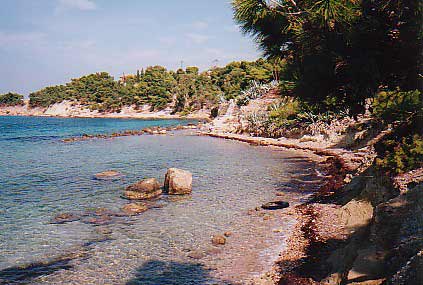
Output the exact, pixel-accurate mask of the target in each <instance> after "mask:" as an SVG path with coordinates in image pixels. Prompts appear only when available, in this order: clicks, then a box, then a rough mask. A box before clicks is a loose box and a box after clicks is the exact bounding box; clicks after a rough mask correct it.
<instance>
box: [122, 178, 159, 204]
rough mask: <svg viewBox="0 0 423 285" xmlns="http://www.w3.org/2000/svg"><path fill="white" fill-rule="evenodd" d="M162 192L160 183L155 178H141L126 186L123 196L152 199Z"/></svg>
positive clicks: (134, 198) (135, 198)
mask: <svg viewBox="0 0 423 285" xmlns="http://www.w3.org/2000/svg"><path fill="white" fill-rule="evenodd" d="M161 194H162V189H161V188H160V184H159V182H158V181H157V179H155V178H148V179H144V180H141V181H139V182H137V183H135V184H132V185H130V186H128V187H126V191H125V193H124V197H125V198H127V199H130V200H146V199H153V198H156V197H158V196H160V195H161Z"/></svg>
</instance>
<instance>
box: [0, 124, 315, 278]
mask: <svg viewBox="0 0 423 285" xmlns="http://www.w3.org/2000/svg"><path fill="white" fill-rule="evenodd" d="M179 123H181V122H180V121H175V120H164V121H143V120H118V119H58V118H23V117H0V169H1V171H0V283H1V282H2V281H3V283H5V284H9V283H20V282H21V283H25V284H26V283H31V282H32V283H34V284H39V283H46V284H125V283H126V284H216V283H217V284H229V283H230V281H228V280H234V279H235V280H236V279H237V278H239V280H242V278H244V277H245V278H247V277H248V276H252V275H257V274H260V273H261V272H260V270H261V269H263V268H264V267H265V266H266V265H267V266H268V265H269V264H271V261H272V259H273V258H275V256H274V254H275V251H276V252H277V250H278V248H279V247H280V246H281V244H282V242H283V239H284V237H286V234H287V233H288V230H289V228H290V226H291V225H292V221H291V220H290V219H289V218H286V219H275V218H273V219H269V220H266V221H264V219H263V216H260V215H255V214H253V215H248V214H247V213H248V210H250V209H254V208H255V207H257V206H258V205H261V204H262V203H264V202H267V201H269V200H271V199H274V195H275V192H276V191H277V190H281V187H282V185H285V183H287V182H288V181H289V180H290V174H291V173H297V172H301V171H303V172H304V173H307V167H308V166H309V163H308V162H307V161H306V160H305V159H304V158H302V157H297V156H295V155H294V154H293V153H290V152H286V151H278V150H270V149H266V148H262V147H252V146H248V145H246V144H241V143H237V142H232V141H225V140H220V139H216V138H210V137H203V136H195V135H190V133H189V132H176V133H175V135H174V136H151V135H143V136H134V137H121V138H115V139H106V140H104V139H99V140H88V141H81V142H75V143H68V144H67V143H62V142H61V141H60V140H61V139H63V138H65V137H69V136H75V135H81V134H83V133H89V134H91V133H111V132H115V131H121V130H127V129H141V128H144V127H147V126H152V125H162V126H167V125H175V124H179ZM168 167H179V168H183V169H187V170H189V171H191V172H192V173H193V178H194V180H193V193H192V195H189V196H187V197H177V198H175V197H166V196H165V197H163V198H162V199H161V200H159V201H156V202H154V206H155V207H154V208H152V209H150V210H148V211H147V212H145V213H142V214H141V215H139V216H136V217H113V218H112V220H111V221H109V223H108V224H106V225H100V226H98V225H92V224H87V223H84V221H83V220H82V221H75V222H71V223H67V224H52V223H50V221H51V219H52V217H54V216H55V215H56V214H59V213H62V212H73V213H84V212H87V211H90V210H91V211H92V210H93V209H95V208H107V209H109V210H111V211H119V209H120V208H121V207H122V206H123V205H125V204H126V203H128V201H127V200H124V199H122V198H121V197H120V195H121V194H122V191H123V189H124V188H125V186H126V185H129V184H131V183H134V182H136V181H137V180H139V179H142V178H144V177H156V178H158V179H159V180H160V181H163V179H164V174H165V172H166V169H167V168H168ZM109 169H114V170H118V171H120V172H122V173H123V174H124V175H125V176H124V178H122V179H120V180H116V181H98V180H94V179H93V175H94V174H95V173H98V172H101V171H105V170H109ZM303 197H304V194H303V193H300V192H296V191H291V192H287V193H286V197H284V198H285V199H288V200H290V201H291V202H293V201H299V200H300V199H301V198H303ZM275 227H278V228H280V229H282V230H280V231H275V232H272V229H274V228H275ZM225 231H231V232H233V236H231V237H229V238H228V244H227V245H225V246H224V247H220V248H215V247H212V246H211V243H210V237H211V236H212V235H213V234H218V233H220V234H221V233H223V232H225ZM198 251H201V252H206V254H204V256H202V257H201V258H198V259H193V258H191V257H190V254H191V253H193V252H198ZM246 255H249V256H250V257H253V258H252V259H253V260H251V258H247V256H246ZM243 262H245V264H244V263H243ZM29 263H33V264H32V266H30V267H28V266H27V267H26V268H24V269H22V268H17V266H21V265H28V264H29ZM257 264H261V265H262V266H258V265H257ZM231 270H232V271H233V272H235V273H236V274H237V275H238V276H232V277H231V276H229V275H230V272H231Z"/></svg>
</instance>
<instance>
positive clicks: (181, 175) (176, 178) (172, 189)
mask: <svg viewBox="0 0 423 285" xmlns="http://www.w3.org/2000/svg"><path fill="white" fill-rule="evenodd" d="M164 189H165V191H166V192H167V193H168V194H169V195H185V194H190V193H191V191H192V174H191V172H189V171H186V170H182V169H178V168H169V169H168V170H167V172H166V176H165V183H164Z"/></svg>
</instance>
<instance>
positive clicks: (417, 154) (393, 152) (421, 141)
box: [376, 134, 423, 174]
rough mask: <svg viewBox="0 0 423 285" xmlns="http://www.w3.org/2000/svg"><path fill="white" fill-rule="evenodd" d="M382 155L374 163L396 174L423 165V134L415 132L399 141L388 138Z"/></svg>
mask: <svg viewBox="0 0 423 285" xmlns="http://www.w3.org/2000/svg"><path fill="white" fill-rule="evenodd" d="M384 144H385V147H386V151H385V154H384V156H383V157H378V158H377V159H376V164H377V165H378V166H379V167H381V168H382V169H385V170H387V171H390V172H391V171H393V172H394V173H396V174H399V173H402V172H406V171H409V170H412V169H416V168H420V167H423V136H421V135H418V134H415V135H412V136H411V135H410V136H408V137H404V138H402V140H401V142H397V141H395V140H388V141H386V142H385V143H384Z"/></svg>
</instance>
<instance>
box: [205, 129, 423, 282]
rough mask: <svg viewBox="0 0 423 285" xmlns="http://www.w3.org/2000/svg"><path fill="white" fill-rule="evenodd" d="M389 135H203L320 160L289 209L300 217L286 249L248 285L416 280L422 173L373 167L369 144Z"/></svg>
mask: <svg viewBox="0 0 423 285" xmlns="http://www.w3.org/2000/svg"><path fill="white" fill-rule="evenodd" d="M386 134H389V130H382V131H379V132H376V134H374V135H373V136H371V137H369V138H367V139H366V142H365V143H364V144H363V143H359V145H361V148H346V147H333V145H334V144H333V142H329V141H319V140H318V139H310V138H309V139H307V140H302V139H289V138H279V139H272V138H263V137H252V136H250V135H248V134H236V133H229V132H213V131H203V132H200V135H207V136H212V137H216V138H223V139H229V140H235V141H240V142H244V143H248V144H251V145H257V146H268V147H277V148H283V149H290V150H295V151H299V152H301V153H302V154H304V155H308V156H310V158H311V159H313V160H315V161H316V162H318V165H319V169H316V171H317V172H319V173H320V176H321V177H322V178H323V179H322V181H321V182H320V183H319V187H318V188H317V190H316V191H315V192H314V194H313V195H312V196H311V198H310V199H309V201H307V202H305V203H303V204H300V205H296V206H295V207H293V208H290V209H289V211H290V213H291V214H292V216H293V217H294V218H295V220H296V221H297V222H296V225H295V227H294V230H293V231H292V233H291V235H290V237H289V238H288V242H287V246H286V248H285V249H284V250H283V251H282V252H281V253H280V255H279V258H278V260H277V261H276V262H275V265H274V267H273V268H272V269H271V270H270V271H269V272H267V273H266V274H264V275H263V276H261V277H260V278H258V279H256V280H254V281H253V282H252V283H251V284H263V285H264V284H266V285H267V284H346V283H348V284H375V285H376V284H418V283H415V282H416V281H415V280H421V278H422V277H421V276H420V275H419V273H418V272H419V270H420V269H421V267H422V257H421V256H422V255H421V252H422V250H421V247H420V245H421V240H422V236H421V233H420V231H419V228H420V229H421V228H422V225H421V223H422V221H421V220H419V218H416V217H415V215H419V214H418V213H421V207H420V206H419V205H420V204H419V203H420V202H421V201H422V198H423V197H422V194H421V193H422V191H421V185H422V184H421V182H422V181H423V170H422V169H417V170H414V171H411V172H410V173H405V174H403V175H400V176H397V177H394V178H393V179H392V178H390V177H388V176H386V175H385V174H383V173H380V171H378V170H377V169H375V168H374V166H373V161H374V159H375V157H376V154H375V152H374V146H375V145H376V144H377V143H378V142H379V141H380V140H382V139H383V137H384V136H385V135H386ZM392 219H393V220H395V221H396V222H392ZM416 219H417V220H416ZM402 231H403V232H402ZM386 240H389V242H387V241H386ZM419 268H420V269H419ZM419 278H420V279H419Z"/></svg>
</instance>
